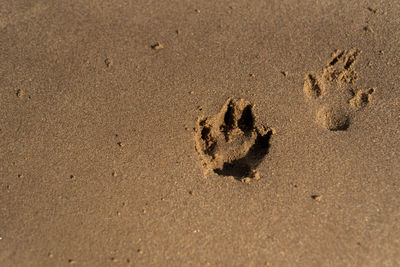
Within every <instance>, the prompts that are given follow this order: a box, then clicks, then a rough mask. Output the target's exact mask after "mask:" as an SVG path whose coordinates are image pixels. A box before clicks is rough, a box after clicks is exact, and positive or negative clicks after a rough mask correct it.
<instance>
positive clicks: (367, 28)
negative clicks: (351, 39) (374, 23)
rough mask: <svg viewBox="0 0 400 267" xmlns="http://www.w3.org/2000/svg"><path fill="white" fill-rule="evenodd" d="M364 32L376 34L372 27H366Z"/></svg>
mask: <svg viewBox="0 0 400 267" xmlns="http://www.w3.org/2000/svg"><path fill="white" fill-rule="evenodd" d="M364 31H366V32H374V31H373V30H372V28H371V26H369V25H367V26H365V27H364Z"/></svg>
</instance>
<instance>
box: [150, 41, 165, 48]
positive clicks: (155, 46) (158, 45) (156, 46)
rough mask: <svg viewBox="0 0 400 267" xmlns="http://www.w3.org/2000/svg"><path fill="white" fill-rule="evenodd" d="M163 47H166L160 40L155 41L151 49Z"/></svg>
mask: <svg viewBox="0 0 400 267" xmlns="http://www.w3.org/2000/svg"><path fill="white" fill-rule="evenodd" d="M163 48H164V46H163V45H162V44H160V43H159V42H157V43H154V44H152V45H151V49H153V50H160V49H163Z"/></svg>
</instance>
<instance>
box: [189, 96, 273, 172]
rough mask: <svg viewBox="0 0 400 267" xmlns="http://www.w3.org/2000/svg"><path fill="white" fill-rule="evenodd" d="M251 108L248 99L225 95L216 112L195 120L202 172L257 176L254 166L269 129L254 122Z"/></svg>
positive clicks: (263, 152) (260, 157)
mask: <svg viewBox="0 0 400 267" xmlns="http://www.w3.org/2000/svg"><path fill="white" fill-rule="evenodd" d="M252 109H253V106H252V105H251V104H250V103H249V102H248V101H245V100H243V99H228V100H227V101H226V103H225V104H224V106H223V107H222V109H221V111H220V112H219V113H218V114H217V115H216V116H213V117H211V118H199V119H198V120H197V125H196V129H195V141H196V150H197V152H198V153H199V155H200V157H201V159H202V164H203V168H204V172H205V173H207V172H208V171H210V170H212V171H214V172H215V173H217V174H219V175H222V176H233V177H235V178H236V179H239V180H241V179H243V178H257V177H258V174H257V172H256V170H255V169H256V168H257V166H258V165H259V164H260V163H261V162H262V160H263V159H264V157H265V155H267V153H268V148H269V141H270V137H271V134H272V130H270V129H269V128H266V127H264V126H257V125H256V118H255V115H254V114H253V110H252Z"/></svg>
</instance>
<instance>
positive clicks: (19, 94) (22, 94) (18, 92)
mask: <svg viewBox="0 0 400 267" xmlns="http://www.w3.org/2000/svg"><path fill="white" fill-rule="evenodd" d="M24 94H25V93H24V91H23V90H22V89H18V90H17V93H16V95H17V97H18V98H22V97H23V96H24Z"/></svg>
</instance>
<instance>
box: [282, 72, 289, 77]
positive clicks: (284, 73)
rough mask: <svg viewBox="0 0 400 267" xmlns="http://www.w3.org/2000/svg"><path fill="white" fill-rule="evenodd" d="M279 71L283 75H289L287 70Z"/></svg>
mask: <svg viewBox="0 0 400 267" xmlns="http://www.w3.org/2000/svg"><path fill="white" fill-rule="evenodd" d="M281 73H282V74H283V76H285V77H286V76H288V75H289V72H287V71H281Z"/></svg>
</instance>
